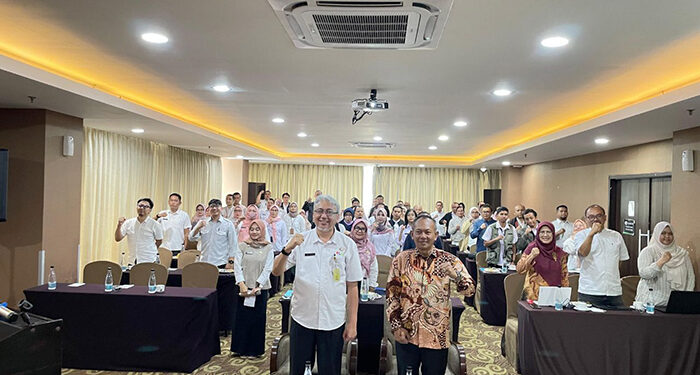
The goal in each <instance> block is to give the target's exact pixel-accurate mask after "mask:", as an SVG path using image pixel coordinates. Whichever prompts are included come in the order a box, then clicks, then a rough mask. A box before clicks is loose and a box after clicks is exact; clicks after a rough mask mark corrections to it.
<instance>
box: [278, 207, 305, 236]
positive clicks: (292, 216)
mask: <svg viewBox="0 0 700 375" xmlns="http://www.w3.org/2000/svg"><path fill="white" fill-rule="evenodd" d="M282 219H283V220H284V223H285V224H286V225H287V229H288V230H289V235H290V236H293V235H294V234H295V233H304V232H306V231H307V230H309V229H311V224H310V223H309V222H308V221H307V220H306V215H300V214H299V205H298V204H297V202H292V203H290V204H289V213H288V214H286V215H284V216H283V217H282Z"/></svg>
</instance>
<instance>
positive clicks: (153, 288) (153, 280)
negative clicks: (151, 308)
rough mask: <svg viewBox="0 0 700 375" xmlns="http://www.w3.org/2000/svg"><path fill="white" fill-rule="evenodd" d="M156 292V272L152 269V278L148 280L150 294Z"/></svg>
mask: <svg viewBox="0 0 700 375" xmlns="http://www.w3.org/2000/svg"><path fill="white" fill-rule="evenodd" d="M155 292H156V270H154V269H151V277H149V278H148V293H151V294H153V293H155Z"/></svg>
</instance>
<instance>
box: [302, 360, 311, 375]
mask: <svg viewBox="0 0 700 375" xmlns="http://www.w3.org/2000/svg"><path fill="white" fill-rule="evenodd" d="M304 375H312V374H311V361H306V365H305V366H304Z"/></svg>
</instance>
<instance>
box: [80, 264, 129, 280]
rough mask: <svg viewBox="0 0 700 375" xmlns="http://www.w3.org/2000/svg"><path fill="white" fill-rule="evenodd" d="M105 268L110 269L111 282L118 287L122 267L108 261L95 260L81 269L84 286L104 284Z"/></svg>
mask: <svg viewBox="0 0 700 375" xmlns="http://www.w3.org/2000/svg"><path fill="white" fill-rule="evenodd" d="M107 267H112V280H113V281H112V282H113V283H114V285H119V283H120V282H121V280H122V267H121V266H120V265H118V264H117V263H114V262H111V261H109V260H96V261H94V262H90V263H88V264H86V265H85V267H83V282H84V283H85V284H104V283H105V277H106V276H107Z"/></svg>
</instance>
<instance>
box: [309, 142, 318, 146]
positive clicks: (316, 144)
mask: <svg viewBox="0 0 700 375" xmlns="http://www.w3.org/2000/svg"><path fill="white" fill-rule="evenodd" d="M318 146H320V145H319V144H318V143H316V142H314V143H312V144H311V147H318Z"/></svg>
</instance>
